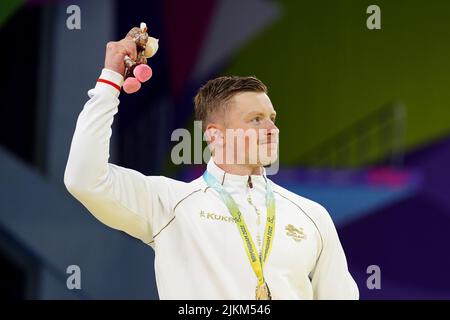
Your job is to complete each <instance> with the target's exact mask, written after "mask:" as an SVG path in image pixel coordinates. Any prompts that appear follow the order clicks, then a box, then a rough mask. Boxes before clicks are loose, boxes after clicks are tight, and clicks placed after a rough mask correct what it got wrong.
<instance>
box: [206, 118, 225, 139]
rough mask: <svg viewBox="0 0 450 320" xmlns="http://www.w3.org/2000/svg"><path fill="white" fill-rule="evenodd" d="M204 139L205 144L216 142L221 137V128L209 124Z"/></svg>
mask: <svg viewBox="0 0 450 320" xmlns="http://www.w3.org/2000/svg"><path fill="white" fill-rule="evenodd" d="M205 137H206V141H207V142H210V143H214V142H217V141H218V140H219V139H220V138H222V137H223V133H222V126H220V125H219V124H217V123H209V124H208V125H207V126H206V129H205Z"/></svg>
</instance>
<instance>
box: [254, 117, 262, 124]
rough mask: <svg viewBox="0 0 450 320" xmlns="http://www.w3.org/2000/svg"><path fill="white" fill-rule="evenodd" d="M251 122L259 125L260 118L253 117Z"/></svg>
mask: <svg viewBox="0 0 450 320" xmlns="http://www.w3.org/2000/svg"><path fill="white" fill-rule="evenodd" d="M252 122H253V123H254V124H259V123H260V122H261V118H260V117H255V118H253V119H252Z"/></svg>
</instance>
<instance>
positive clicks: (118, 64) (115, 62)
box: [105, 37, 137, 75]
mask: <svg viewBox="0 0 450 320" xmlns="http://www.w3.org/2000/svg"><path fill="white" fill-rule="evenodd" d="M127 55H128V56H129V57H130V58H131V59H132V60H133V61H136V58H137V52H136V43H135V42H134V40H133V39H131V38H130V37H126V38H124V39H122V40H120V41H110V42H108V44H107V45H106V55H105V68H106V69H110V70H113V71H116V72H118V73H120V74H121V75H125V63H124V61H123V59H124V58H125V56H127Z"/></svg>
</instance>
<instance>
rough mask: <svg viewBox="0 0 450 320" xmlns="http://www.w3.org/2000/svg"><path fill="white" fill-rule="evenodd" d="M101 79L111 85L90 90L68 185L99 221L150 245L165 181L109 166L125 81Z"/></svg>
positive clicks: (110, 76) (111, 76)
mask: <svg viewBox="0 0 450 320" xmlns="http://www.w3.org/2000/svg"><path fill="white" fill-rule="evenodd" d="M100 78H101V79H103V80H106V83H105V82H97V84H96V86H95V88H94V89H91V90H89V92H88V95H89V97H90V100H89V101H88V102H87V103H86V104H85V105H84V108H83V110H82V112H81V113H80V115H79V117H78V121H77V124H76V129H75V133H74V136H73V139H72V144H71V148H70V154H69V159H68V162H67V166H66V171H65V174H64V183H65V185H66V187H67V189H68V191H69V192H70V193H71V194H72V195H73V196H74V197H75V198H76V199H77V200H79V201H80V202H81V203H82V204H83V205H84V206H85V207H86V208H87V209H88V210H89V211H90V212H91V213H92V214H93V215H94V216H95V217H96V218H97V219H98V220H100V221H101V222H103V223H104V224H106V225H108V226H110V227H112V228H114V229H118V230H122V231H125V232H126V233H128V234H129V235H131V236H133V237H136V238H138V239H141V240H142V241H143V242H145V243H149V242H150V241H152V239H153V230H152V229H153V228H152V227H153V216H154V213H155V212H158V211H163V210H164V209H165V203H166V201H164V197H165V196H166V195H164V194H162V193H163V192H164V190H165V189H166V188H165V186H164V185H165V181H166V180H165V179H164V177H156V176H154V177H147V176H144V175H142V174H141V173H139V172H137V171H134V170H131V169H127V168H122V167H119V166H116V165H113V164H110V163H108V159H109V142H110V137H111V134H112V130H111V125H112V123H113V118H114V115H115V114H116V113H117V111H118V105H119V99H118V96H119V93H120V91H119V90H118V89H120V86H121V85H122V82H123V77H122V75H120V74H119V73H116V72H114V71H111V70H107V69H103V70H102V74H101V76H100ZM108 82H110V83H108ZM111 82H112V84H111ZM114 84H115V85H116V86H118V88H117V87H115V86H114Z"/></svg>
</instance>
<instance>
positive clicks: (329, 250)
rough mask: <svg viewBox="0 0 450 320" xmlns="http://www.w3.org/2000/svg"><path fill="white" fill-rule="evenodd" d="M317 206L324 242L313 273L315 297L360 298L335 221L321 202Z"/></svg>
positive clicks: (333, 298) (335, 298)
mask: <svg viewBox="0 0 450 320" xmlns="http://www.w3.org/2000/svg"><path fill="white" fill-rule="evenodd" d="M317 206H318V207H319V208H318V210H319V211H320V215H319V217H320V219H319V221H320V222H319V224H318V227H319V229H320V233H321V235H322V240H323V244H322V250H321V252H320V255H319V258H318V261H317V263H316V266H315V268H314V270H313V272H312V273H311V279H312V286H313V291H314V299H322V300H325V299H327V300H330V299H332V300H347V299H349V300H356V299H359V290H358V286H357V285H356V282H355V281H354V280H353V277H352V276H351V274H350V272H349V271H348V266H347V259H346V258H345V253H344V250H343V248H342V245H341V242H340V241H339V236H338V234H337V231H336V228H335V226H334V223H333V221H332V219H331V217H330V215H329V214H328V212H327V210H326V209H325V208H323V207H322V206H321V205H319V204H317Z"/></svg>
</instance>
